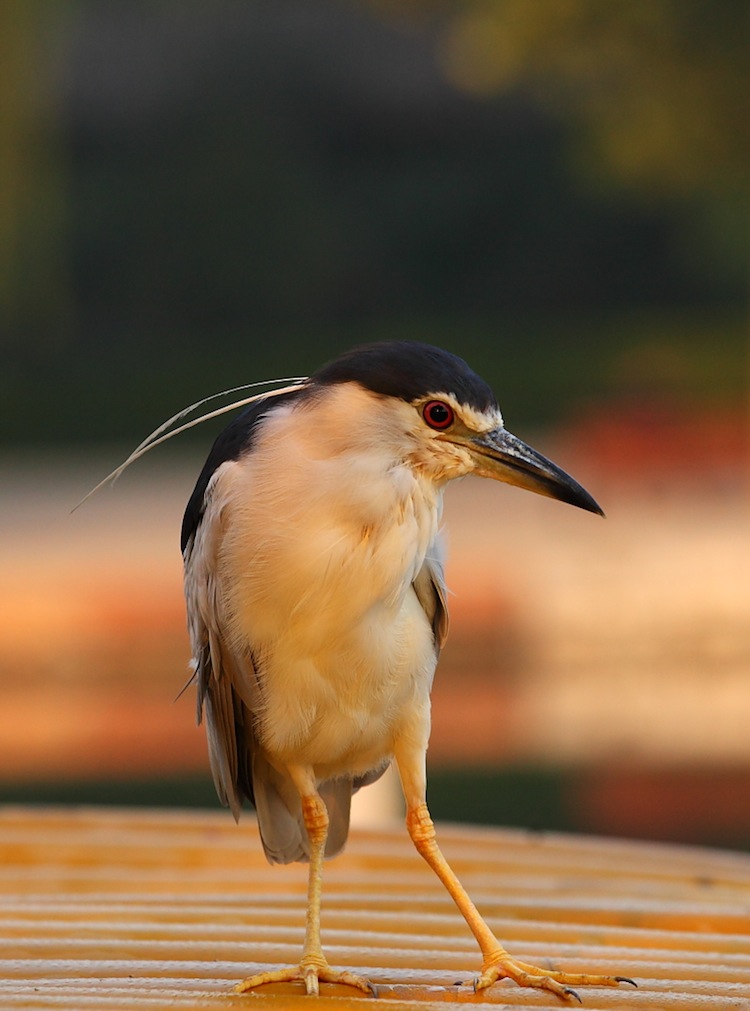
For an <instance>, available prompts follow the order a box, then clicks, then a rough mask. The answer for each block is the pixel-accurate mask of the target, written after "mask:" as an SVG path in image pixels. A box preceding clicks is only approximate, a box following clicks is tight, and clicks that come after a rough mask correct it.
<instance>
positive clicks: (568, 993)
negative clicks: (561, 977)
mask: <svg viewBox="0 0 750 1011" xmlns="http://www.w3.org/2000/svg"><path fill="white" fill-rule="evenodd" d="M565 996H566V997H575V999H576V1000H577V1001H578V1003H579V1004H583V1001H582V1000H581V998H580V997H579V996H578V994H577V993H576V992H575V990H571V989H570V987H569V986H566V987H565Z"/></svg>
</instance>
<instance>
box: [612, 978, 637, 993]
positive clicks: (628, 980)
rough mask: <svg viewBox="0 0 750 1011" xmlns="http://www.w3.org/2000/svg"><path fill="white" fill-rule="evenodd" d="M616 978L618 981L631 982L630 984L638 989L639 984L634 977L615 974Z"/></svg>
mask: <svg viewBox="0 0 750 1011" xmlns="http://www.w3.org/2000/svg"><path fill="white" fill-rule="evenodd" d="M615 979H616V980H617V982H618V983H630V985H631V986H634V987H635V988H636V990H637V989H638V984H637V983H636V981H635V980H634V979H631V978H630V976H615Z"/></svg>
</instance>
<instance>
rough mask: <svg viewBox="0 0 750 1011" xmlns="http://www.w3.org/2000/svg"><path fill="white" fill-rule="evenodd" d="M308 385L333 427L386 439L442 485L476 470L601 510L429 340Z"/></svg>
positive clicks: (378, 349)
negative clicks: (521, 436) (325, 403)
mask: <svg viewBox="0 0 750 1011" xmlns="http://www.w3.org/2000/svg"><path fill="white" fill-rule="evenodd" d="M309 383H310V386H309V389H310V390H311V392H313V391H317V392H318V393H319V394H320V395H321V396H322V397H323V398H325V399H326V400H327V401H328V404H329V407H330V409H331V412H330V414H329V421H330V424H331V431H332V433H333V432H338V433H340V434H341V437H342V439H346V440H347V442H348V443H349V445H351V440H352V438H353V437H355V436H354V433H353V428H356V429H357V431H358V432H359V433H361V434H360V436H359V438H361V439H362V444H363V446H364V445H367V446H368V447H374V445H375V444H380V445H385V444H388V445H389V446H390V447H391V449H392V450H393V449H394V448H395V449H396V450H397V451H398V452H399V454H400V456H401V457H402V458H403V459H404V460H405V461H406V462H408V463H409V464H410V465H411V466H412V467H413V468H414V469H415V470H417V471H421V472H422V473H424V474H425V476H427V477H429V478H431V479H432V480H433V481H435V482H437V483H444V482H446V481H449V480H451V479H452V478H456V477H463V476H464V475H467V474H476V475H477V476H479V477H489V478H492V479H494V480H496V481H503V482H505V483H506V484H512V485H517V486H518V487H520V488H526V489H527V490H528V491H533V492H536V493H537V494H539V495H546V496H548V497H549V498H555V499H559V500H560V501H562V502H568V503H570V504H571V505H574V506H578V507H579V508H581V509H586V510H588V511H589V512H593V513H598V514H600V515H603V513H602V510H601V508H600V507H599V505H598V504H597V503H596V502H595V501H594V499H593V498H592V497H591V495H589V493H588V492H587V491H586V490H585V489H584V488H582V487H581V485H580V484H578V482H577V481H575V480H574V479H573V478H572V477H570V475H569V474H566V472H565V471H564V470H562V469H561V468H560V467H558V466H557V465H556V464H554V463H552V461H551V460H548V459H547V458H546V457H544V456H542V454H541V453H538V452H537V451H536V450H535V449H532V448H531V447H530V446H527V445H526V444H525V443H524V442H522V441H521V440H520V439H518V438H516V436H514V435H512V434H511V433H510V432H509V431H508V430H507V429H506V428H505V426H504V424H503V418H502V415H501V413H500V409H499V407H498V405H497V401H496V400H495V396H494V394H493V392H492V390H491V389H490V387H489V386H488V385H487V383H485V382H484V380H483V379H482V378H481V377H480V376H478V375H477V374H476V373H475V372H473V371H472V370H471V369H470V368H469V366H468V365H467V364H466V363H465V362H464V361H463V360H462V359H461V358H458V357H457V356H456V355H453V354H450V353H449V352H447V351H443V350H441V349H440V348H435V347H431V346H430V345H428V344H418V343H412V342H401V341H393V342H385V343H380V344H370V345H366V346H364V347H359V348H355V349H354V350H352V351H349V352H347V353H346V354H344V355H342V356H341V357H339V358H337V359H335V361H333V362H330V363H329V364H328V365H324V366H323V368H321V369H320V370H319V371H318V372H316V373H315V374H314V375H313V376H311V377H310V380H309ZM313 399H316V398H313ZM355 405H356V407H355ZM368 408H369V409H368ZM355 409H356V411H357V417H356V423H355V424H353V421H354V419H353V418H352V417H351V415H352V413H353V411H354V410H355Z"/></svg>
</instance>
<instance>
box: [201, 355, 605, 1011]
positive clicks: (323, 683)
mask: <svg viewBox="0 0 750 1011" xmlns="http://www.w3.org/2000/svg"><path fill="white" fill-rule="evenodd" d="M467 474H477V475H479V476H480V477H489V478H494V479H495V480H498V481H505V482H506V483H508V484H514V485H519V486H520V487H522V488H527V489H528V490H530V491H535V492H538V493H540V494H542V495H548V496H550V497H552V498H556V499H560V500H562V501H563V502H569V503H571V504H572V505H576V506H579V507H580V508H582V509H588V510H589V511H590V512H594V513H600V512H601V510H600V508H599V506H598V505H597V504H596V502H595V501H594V500H593V498H592V497H591V496H590V495H589V494H588V492H586V491H585V490H584V489H583V488H582V487H581V486H580V485H579V484H577V483H576V482H575V481H574V480H573V479H572V478H571V477H569V476H568V475H567V474H566V473H565V472H564V471H562V470H560V468H559V467H557V466H555V464H553V463H551V462H550V461H549V460H546V459H545V458H544V457H543V456H541V455H540V454H539V453H537V452H536V451H535V450H533V449H531V448H529V447H528V446H526V445H525V444H524V443H523V442H521V441H520V440H519V439H517V438H516V437H515V436H513V435H511V434H510V433H509V432H508V431H506V429H505V428H504V426H503V420H502V417H501V414H500V411H499V409H498V406H497V402H496V400H495V397H494V395H493V393H492V391H491V390H490V388H489V387H488V386H487V384H486V383H485V382H484V381H483V380H482V379H480V377H479V376H478V375H476V374H475V373H474V372H472V371H471V369H470V368H469V367H468V366H467V365H466V364H465V363H464V362H463V361H462V360H461V359H460V358H457V357H455V356H454V355H452V354H448V353H447V352H445V351H441V350H439V349H438V348H434V347H430V346H428V345H424V344H415V343H397V342H394V343H384V344H375V345H370V346H367V347H362V348H358V349H355V350H353V351H350V352H348V353H347V354H344V355H342V356H341V357H340V358H338V359H336V360H335V361H333V362H331V363H330V364H328V365H325V366H324V367H323V368H321V369H320V370H319V371H318V372H316V373H315V374H314V375H313V376H311V377H310V378H309V379H307V380H304V381H301V382H299V383H295V384H294V385H293V386H292V387H286V388H285V389H283V390H281V391H277V392H275V393H269V394H265V395H262V396H261V397H260V398H258V399H255V400H254V402H253V403H252V404H251V405H250V406H249V407H248V408H247V409H246V410H245V411H244V412H243V413H242V414H240V415H239V416H238V417H237V418H236V419H235V420H234V421H232V422H231V424H229V425H228V427H227V428H226V429H225V430H224V431H223V432H222V434H221V435H219V437H218V439H217V440H216V442H215V443H214V446H213V449H212V450H211V452H210V454H209V457H208V460H207V462H206V464H205V466H204V468H203V471H202V473H201V475H200V477H199V478H198V483H197V484H196V486H195V490H194V491H193V494H192V496H191V498H190V501H189V503H188V506H187V509H186V512H185V518H184V522H183V527H182V550H183V557H184V561H185V596H186V600H187V611H188V624H189V630H190V638H191V644H192V649H193V664H194V669H195V678H196V681H197V686H198V710H199V718H200V716H201V714H202V716H203V719H204V720H205V725H206V731H207V736H208V748H209V756H210V762H211V769H212V772H213V777H214V781H215V783H216V788H217V791H218V793H219V796H220V798H221V800H222V801H223V802H224V803H225V804H228V805H229V807H230V808H231V809H232V811H233V812H234V815H235V817H238V816H239V812H240V807H241V805H242V802H243V798H246V799H247V800H249V801H250V803H251V804H253V805H254V806H255V809H256V811H257V815H258V826H259V829H260V837H261V840H262V843H263V848H264V850H265V853H266V856H267V857H268V860H269V861H270V862H271V863H289V862H291V861H295V860H309V862H310V870H309V887H308V899H307V921H306V922H307V926H306V936H305V943H304V950H303V953H302V958H301V961H300V964H299V965H298V966H294V967H293V968H288V969H279V970H278V971H272V972H264V973H260V974H258V975H256V976H251V977H250V978H249V979H246V980H244V982H242V983H240V984H239V986H238V988H237V989H238V990H240V991H246V990H251V989H254V988H256V987H259V986H261V985H263V984H265V983H269V982H274V981H281V980H297V979H299V980H301V981H303V982H304V985H305V988H306V990H307V993H309V994H316V993H318V989H319V981H324V982H337V983H346V984H350V985H351V986H354V987H359V988H360V989H362V990H364V991H366V992H367V991H368V990H370V989H372V987H371V985H370V984H369V983H368V982H367V981H365V980H363V979H361V978H359V977H357V976H355V975H353V974H352V973H349V972H342V971H337V970H335V969H333V968H331V966H329V964H328V962H327V961H326V958H325V956H324V954H323V950H322V947H321V940H320V899H321V886H322V866H323V858H324V856H326V857H331V856H335V854H337V853H338V852H339V851H340V850H341V849H342V847H343V846H344V843H345V842H346V838H347V833H348V829H349V807H350V801H351V797H352V794H353V793H354V792H355V791H356V790H359V789H360V788H361V787H363V786H367V785H368V784H369V783H373V782H374V781H375V780H376V779H378V778H379V777H380V776H381V775H382V774H383V772H384V771H385V770H386V768H387V767H388V765H389V764H390V763H391V762H392V761H395V763H396V766H397V769H398V773H399V777H400V780H401V785H402V788H403V793H404V798H405V800H406V812H407V813H406V824H407V827H408V831H409V835H410V836H411V838H412V840H413V841H414V844H415V846H416V848H417V850H418V851H419V853H420V854H421V855H422V856H423V857H424V859H425V860H426V861H427V863H428V864H429V865H430V867H432V869H433V870H434V871H435V873H436V874H437V875H438V877H439V878H440V880H441V881H442V882H443V884H444V885H445V887H446V888H447V890H448V892H449V893H450V895H451V896H452V898H453V899H454V901H455V903H456V905H457V906H458V908H459V910H460V911H461V913H462V914H463V916H464V917H465V919H466V922H467V923H468V925H469V927H470V928H471V931H472V932H473V934H474V936H475V937H476V939H477V941H478V943H479V947H480V949H481V952H482V967H481V974H480V975H479V978H478V979H477V980H476V988H477V989H483V988H484V987H487V986H489V985H490V984H491V983H493V982H494V981H495V980H498V979H501V978H504V977H509V978H511V979H514V980H515V981H516V982H517V983H519V984H520V985H521V986H531V987H540V988H542V989H545V990H551V991H552V992H553V993H555V994H557V995H558V996H559V997H562V998H563V999H567V998H568V997H571V996H572V997H575V996H577V995H576V994H575V992H574V990H573V989H572V988H573V987H576V986H582V985H587V984H596V985H599V986H614V985H616V984H617V983H618V982H621V981H623V977H617V976H593V975H583V974H577V973H564V972H547V971H546V970H543V969H539V968H536V967H534V966H530V965H525V964H523V963H522V962H518V961H516V960H515V959H514V958H511V956H510V955H509V954H508V953H507V952H506V951H505V949H504V948H503V947H502V945H501V944H500V942H499V941H498V940H497V939H496V938H495V936H494V934H493V933H492V931H491V930H490V929H489V927H488V926H487V924H486V923H485V922H484V920H483V919H482V917H481V916H480V915H479V912H478V911H477V909H476V907H475V906H474V904H473V903H472V901H471V899H470V898H469V896H468V895H467V893H466V892H465V890H464V888H463V887H462V885H461V884H460V882H459V880H458V878H457V877H456V875H455V874H454V873H453V871H452V870H451V868H450V867H449V865H448V863H447V862H446V860H445V858H444V857H443V855H442V854H441V852H440V850H439V849H438V845H437V842H436V839H435V829H434V827H433V823H432V820H431V818H430V814H429V811H428V810H427V805H426V803H425V796H426V773H425V753H426V751H427V742H428V738H429V734H430V686H431V684H432V677H433V674H434V672H435V666H436V664H437V659H438V653H439V651H440V648H441V646H442V645H443V643H444V641H445V637H446V633H447V631H448V611H447V606H446V590H445V584H444V581H443V567H442V559H441V545H440V533H439V522H440V511H441V500H442V495H443V489H444V488H445V485H446V484H447V482H448V481H451V480H452V479H454V478H458V477H463V476H464V475H467Z"/></svg>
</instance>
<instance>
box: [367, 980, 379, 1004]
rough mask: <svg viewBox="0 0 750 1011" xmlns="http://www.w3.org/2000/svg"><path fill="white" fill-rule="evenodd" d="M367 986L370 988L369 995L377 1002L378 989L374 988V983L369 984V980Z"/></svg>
mask: <svg viewBox="0 0 750 1011" xmlns="http://www.w3.org/2000/svg"><path fill="white" fill-rule="evenodd" d="M367 985H368V986H369V988H370V993H371V994H372V995H373V997H374V998H375V1000H377V999H378V997H379V996H380V992H379V991H378V988H377V987H376V986H375V984H374V983H371V982H370V980H369V979H368V980H367Z"/></svg>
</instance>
